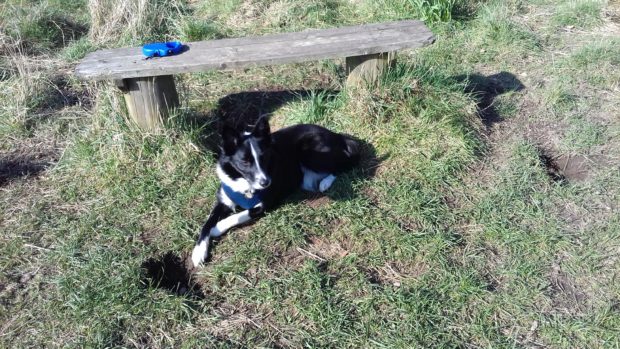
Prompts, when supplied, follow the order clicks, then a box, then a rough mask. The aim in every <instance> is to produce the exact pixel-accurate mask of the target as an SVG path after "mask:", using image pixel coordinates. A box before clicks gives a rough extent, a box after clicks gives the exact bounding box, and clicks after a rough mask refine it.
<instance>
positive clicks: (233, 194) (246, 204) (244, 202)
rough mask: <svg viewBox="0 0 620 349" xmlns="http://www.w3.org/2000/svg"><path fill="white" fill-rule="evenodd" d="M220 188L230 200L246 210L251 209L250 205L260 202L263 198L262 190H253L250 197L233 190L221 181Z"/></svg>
mask: <svg viewBox="0 0 620 349" xmlns="http://www.w3.org/2000/svg"><path fill="white" fill-rule="evenodd" d="M222 189H224V193H226V196H228V198H229V199H230V200H232V202H234V203H235V204H236V205H237V206H240V207H242V208H244V209H246V210H249V209H251V208H252V207H254V206H256V205H258V204H260V203H261V201H262V199H263V192H264V190H258V191H255V192H254V195H252V197H251V198H249V199H248V198H247V197H246V196H245V195H244V194H243V193H240V192H238V191H234V190H233V189H232V188H231V187H229V186H227V185H226V184H224V183H222Z"/></svg>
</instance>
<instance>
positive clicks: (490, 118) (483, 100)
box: [454, 71, 525, 131]
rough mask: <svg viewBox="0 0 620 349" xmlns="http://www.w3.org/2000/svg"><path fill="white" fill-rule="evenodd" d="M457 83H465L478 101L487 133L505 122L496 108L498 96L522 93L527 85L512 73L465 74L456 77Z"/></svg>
mask: <svg viewBox="0 0 620 349" xmlns="http://www.w3.org/2000/svg"><path fill="white" fill-rule="evenodd" d="M454 79H455V80H456V81H457V82H460V83H465V91H466V92H467V93H471V94H472V95H473V96H474V97H475V98H476V99H477V109H478V115H479V116H480V119H482V122H483V124H484V126H485V127H486V129H487V131H489V130H490V129H491V128H492V127H493V125H494V124H496V123H499V122H501V121H503V119H502V117H501V116H500V115H499V112H498V111H497V109H496V108H495V107H494V104H493V102H494V100H495V98H496V97H497V96H500V95H503V94H505V93H509V92H517V91H521V90H523V89H524V88H525V85H523V83H521V81H520V80H519V79H518V78H517V77H516V76H515V75H514V74H512V73H509V72H505V71H502V72H499V73H497V74H492V75H488V76H484V75H481V74H464V75H457V76H455V77H454Z"/></svg>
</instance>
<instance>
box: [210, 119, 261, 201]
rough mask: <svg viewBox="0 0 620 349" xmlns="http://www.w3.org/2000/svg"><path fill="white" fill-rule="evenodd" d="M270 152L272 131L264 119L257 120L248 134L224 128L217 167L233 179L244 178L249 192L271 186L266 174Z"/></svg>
mask: <svg viewBox="0 0 620 349" xmlns="http://www.w3.org/2000/svg"><path fill="white" fill-rule="evenodd" d="M271 152H272V149H271V131H270V129H269V123H268V121H267V118H265V117H261V118H260V119H258V121H257V123H256V125H255V126H254V128H253V129H252V131H251V132H245V133H240V132H239V131H237V130H235V129H234V128H232V127H230V126H224V129H223V130H222V150H221V155H220V165H222V167H223V169H224V171H225V172H226V175H228V176H229V177H231V178H232V179H240V178H243V179H245V181H247V182H248V184H249V190H250V191H251V192H253V191H255V190H262V189H265V188H267V187H268V186H269V185H270V184H271V178H270V176H269V174H268V171H269V168H270V165H271V163H270V162H271Z"/></svg>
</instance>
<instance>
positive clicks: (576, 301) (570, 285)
mask: <svg viewBox="0 0 620 349" xmlns="http://www.w3.org/2000/svg"><path fill="white" fill-rule="evenodd" d="M548 294H549V296H550V297H551V300H552V302H553V304H552V305H553V309H554V310H555V311H561V312H563V313H566V314H577V313H579V312H581V311H582V310H583V309H584V307H585V306H586V302H587V299H588V296H587V294H586V293H585V292H584V291H583V290H581V288H580V287H579V285H578V284H577V282H576V281H575V280H574V279H573V278H572V277H571V276H570V275H568V274H567V273H566V272H564V271H563V270H562V268H561V265H560V264H559V263H554V264H553V266H552V268H551V271H550V273H549V289H548Z"/></svg>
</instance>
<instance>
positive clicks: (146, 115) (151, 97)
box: [116, 75, 179, 131]
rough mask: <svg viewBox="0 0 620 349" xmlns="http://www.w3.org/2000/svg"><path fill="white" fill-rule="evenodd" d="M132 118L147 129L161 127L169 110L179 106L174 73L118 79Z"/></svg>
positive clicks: (154, 129) (152, 129)
mask: <svg viewBox="0 0 620 349" xmlns="http://www.w3.org/2000/svg"><path fill="white" fill-rule="evenodd" d="M116 85H117V86H118V87H119V88H120V89H121V91H123V95H124V97H125V103H126V104H127V110H128V112H129V116H130V117H131V119H132V120H133V121H134V122H135V123H136V124H138V126H140V128H142V129H143V130H145V131H156V130H158V129H160V128H161V126H162V125H163V122H164V120H165V119H166V118H167V117H168V114H169V111H170V110H171V109H173V108H176V107H178V106H179V95H178V94H177V90H176V87H175V85H174V78H173V77H172V75H162V76H147V77H140V78H131V79H123V80H116Z"/></svg>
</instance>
